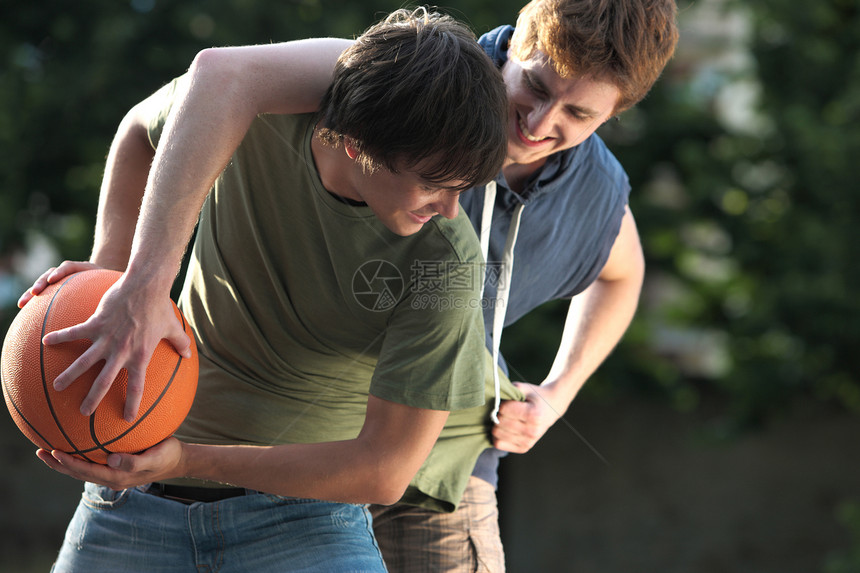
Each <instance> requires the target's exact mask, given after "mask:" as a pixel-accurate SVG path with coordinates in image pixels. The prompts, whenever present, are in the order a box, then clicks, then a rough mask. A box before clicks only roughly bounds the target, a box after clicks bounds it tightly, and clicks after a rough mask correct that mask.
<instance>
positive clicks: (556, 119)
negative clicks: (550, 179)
mask: <svg viewBox="0 0 860 573" xmlns="http://www.w3.org/2000/svg"><path fill="white" fill-rule="evenodd" d="M502 75H503V76H504V79H505V85H506V86H507V90H508V100H509V104H508V105H509V117H508V157H507V159H506V162H505V166H506V167H508V166H524V167H527V168H529V170H530V171H534V170H536V169H537V168H539V167H540V166H541V165H543V164H544V162H545V161H546V158H547V157H548V156H550V155H551V154H553V153H555V152H557V151H561V150H564V149H569V148H571V147H574V146H576V145H579V144H580V143H582V142H583V141H585V140H586V139H587V138H588V137H589V136H590V135H591V134H592V133H594V131H595V130H596V129H597V128H598V127H600V126H601V125H602V124H603V123H604V122H605V121H606V120H608V119H609V118H610V117H612V113H613V111H614V109H615V105H616V104H617V103H618V99H619V95H620V93H619V91H618V88H617V87H615V86H614V85H613V84H611V83H608V82H605V81H602V80H598V79H595V78H592V77H587V76H584V77H570V78H563V77H561V76H559V75H558V74H557V73H556V72H555V70H553V67H552V65H550V62H549V60H548V59H547V57H546V55H544V54H543V53H542V52H540V51H538V50H536V51H535V52H534V55H533V56H532V57H531V58H529V59H528V60H525V61H519V60H517V59H516V58H514V57H513V56H511V58H510V59H509V60H508V61H507V62H506V63H505V65H504V67H503V68H502Z"/></svg>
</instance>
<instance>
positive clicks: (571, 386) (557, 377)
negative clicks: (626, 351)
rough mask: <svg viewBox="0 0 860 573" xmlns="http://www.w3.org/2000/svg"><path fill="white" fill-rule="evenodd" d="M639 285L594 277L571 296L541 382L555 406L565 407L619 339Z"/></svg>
mask: <svg viewBox="0 0 860 573" xmlns="http://www.w3.org/2000/svg"><path fill="white" fill-rule="evenodd" d="M640 285H641V283H640V282H638V281H596V282H595V283H593V284H592V285H591V286H589V288H588V289H586V290H585V291H584V292H582V293H580V294H579V295H578V296H576V297H574V298H573V299H572V300H571V303H570V308H569V310H568V314H567V319H566V321H565V329H564V334H563V335H562V341H561V344H560V345H559V350H558V353H557V354H556V358H555V360H554V362H553V365H552V368H551V370H550V372H549V374H548V375H547V377H546V379H545V380H544V382H543V384H542V385H543V386H544V387H545V390H546V391H547V392H549V393H551V394H552V396H553V398H554V402H555V403H556V404H557V405H558V406H559V407H563V408H564V409H567V407H568V406H569V405H570V403H571V402H572V401H573V399H574V398H575V397H576V395H577V394H578V393H579V391H580V389H581V388H582V386H583V385H584V384H585V382H586V381H587V380H588V379H589V378H590V377H591V375H592V374H594V372H595V371H596V370H597V368H598V367H599V366H600V365H601V364H602V363H603V361H604V360H606V358H607V356H609V354H610V353H611V352H612V350H613V348H615V346H616V345H617V344H618V342H619V341H620V340H621V337H622V336H623V335H624V332H625V331H626V330H627V327H628V326H629V325H630V322H631V320H632V319H633V315H634V313H635V312H636V306H637V302H638V298H639V290H640Z"/></svg>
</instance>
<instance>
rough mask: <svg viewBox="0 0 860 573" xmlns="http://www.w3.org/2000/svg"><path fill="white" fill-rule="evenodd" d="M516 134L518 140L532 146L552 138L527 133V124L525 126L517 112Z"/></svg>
mask: <svg viewBox="0 0 860 573" xmlns="http://www.w3.org/2000/svg"><path fill="white" fill-rule="evenodd" d="M517 135H518V136H519V138H520V141H522V142H523V143H525V144H526V145H528V146H532V147H535V146H538V145H541V144H543V143H546V142H547V141H549V140H550V139H552V138H550V137H535V136H533V135H532V134H531V133H529V128H528V126H526V123H525V121H523V118H522V117H521V116H520V115H519V114H517Z"/></svg>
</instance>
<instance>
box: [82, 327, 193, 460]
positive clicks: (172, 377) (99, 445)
mask: <svg viewBox="0 0 860 573" xmlns="http://www.w3.org/2000/svg"><path fill="white" fill-rule="evenodd" d="M179 316H180V317H182V330H185V329H186V326H187V325H186V323H185V316H184V315H182V313H179ZM183 360H184V358H182V355H181V354H180V355H179V359H178V360H177V361H176V366H174V368H173V373H172V374H171V375H170V379H169V380H168V381H167V384H165V385H164V389H163V390H162V391H161V394H159V395H158V398H156V399H155V401H154V402H153V403H152V406H150V407H149V409H148V410H147V411H146V412H144V413H143V414H142V415H141V416H140V418H138V419H137V421H136V422H135V423H134V424H132V425H131V426H130V427H129V428H128V429H127V430H126V431H124V432H123V433H121V434H119V435H118V436H115V437H113V438H111V439H110V440H107V441H105V442H102V441H101V440H99V438H98V436H97V435H96V429H95V417H96V414H95V412H93V415H92V416H90V438H91V439H92V441H93V443H94V444H95V447H93V448H88V449H86V450H84V452H87V453H89V452H93V451H96V450H101V451H103V452H105V453H107V454H112V453H113V452H112V451H110V450H108V449H107V448H106V447H105V446H109V445H110V444H113V443H115V442H116V441H117V440H121V439H122V438H124V437H125V436H127V435H128V434H129V432H131V431H132V430H134V429H135V428H136V427H137V426H138V425H140V423H141V422H143V421H144V420H145V419H146V418H147V416H149V415H150V414H151V413H152V411H153V410H155V407H156V406H158V404H159V403H160V402H161V400H162V398H164V395H165V394H167V391H168V390H169V389H170V387H171V386H172V385H173V381H174V380H175V379H176V374H177V373H178V372H179V368H180V366H182V361H183Z"/></svg>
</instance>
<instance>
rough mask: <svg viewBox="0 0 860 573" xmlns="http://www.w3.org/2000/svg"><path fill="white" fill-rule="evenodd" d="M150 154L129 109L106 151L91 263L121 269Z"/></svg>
mask: <svg viewBox="0 0 860 573" xmlns="http://www.w3.org/2000/svg"><path fill="white" fill-rule="evenodd" d="M135 109H136V108H135ZM154 154H155V151H154V150H153V149H152V146H151V145H150V144H149V140H148V139H147V137H146V130H145V129H144V128H143V127H142V126H140V124H139V123H137V122H136V121H135V110H132V111H131V112H129V114H127V115H126V117H125V118H124V119H123V121H122V123H121V124H120V127H119V129H118V130H117V134H116V136H115V137H114V140H113V143H112V144H111V148H110V152H109V153H108V158H107V163H106V166H105V174H104V178H103V179H102V185H101V191H100V193H99V205H98V214H97V218H96V228H95V238H94V242H93V251H92V254H91V256H90V261H92V262H93V263H96V264H98V265H100V266H102V267H105V268H109V269H114V270H118V271H122V270H125V267H126V265H127V264H128V258H129V254H130V253H131V243H132V239H133V237H134V230H135V228H136V225H137V218H138V215H139V214H140V204H141V201H142V200H143V193H144V190H145V189H146V179H147V177H148V175H149V167H150V165H151V163H152V158H153V155H154Z"/></svg>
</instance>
